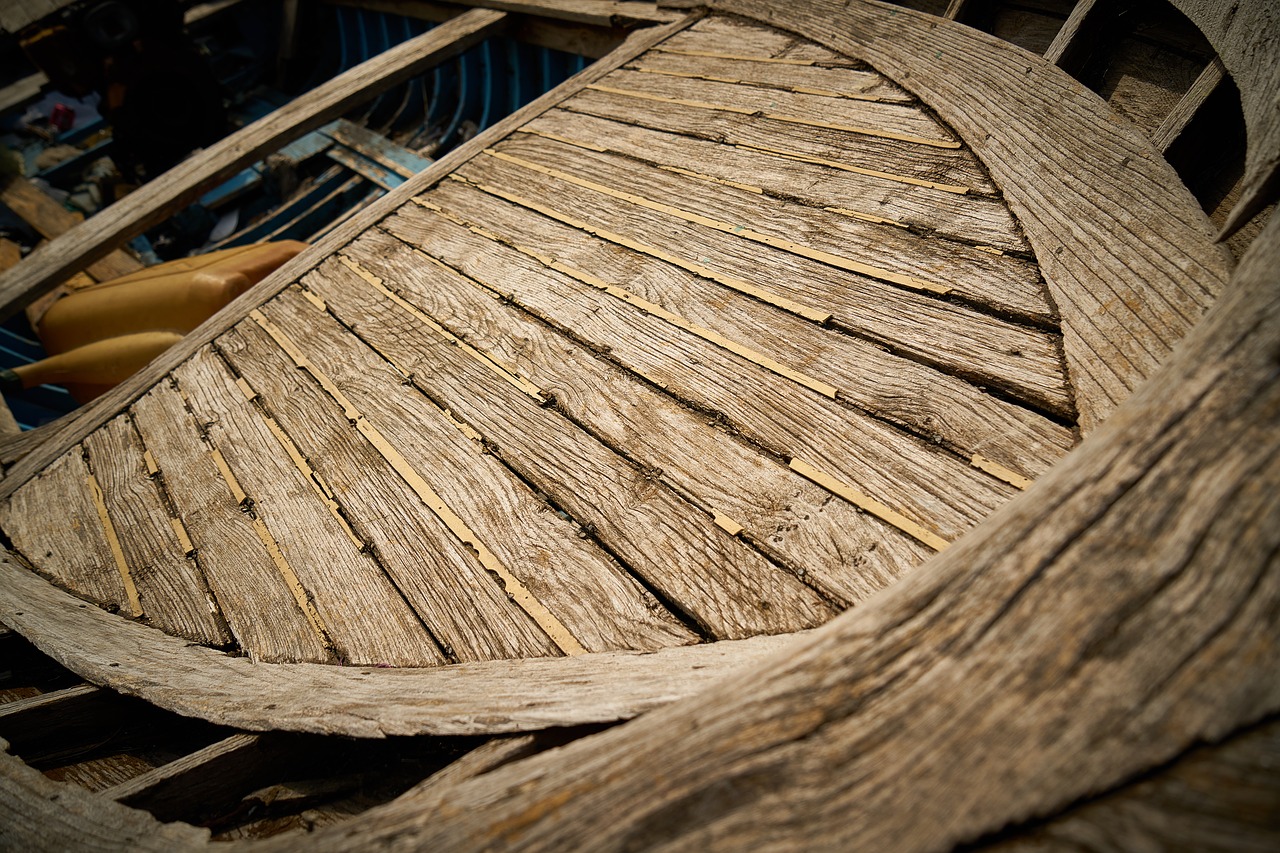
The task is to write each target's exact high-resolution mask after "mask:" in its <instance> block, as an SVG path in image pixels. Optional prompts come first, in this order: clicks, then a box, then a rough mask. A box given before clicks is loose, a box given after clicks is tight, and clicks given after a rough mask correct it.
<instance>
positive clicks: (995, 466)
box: [969, 453, 1031, 489]
mask: <svg viewBox="0 0 1280 853" xmlns="http://www.w3.org/2000/svg"><path fill="white" fill-rule="evenodd" d="M969 464H971V465H972V466H973V467H974V468H977V469H978V470H979V471H986V472H987V473H988V474H990V475H991V476H992V477H995V478H996V479H997V480H1004V481H1005V482H1006V483H1008V484H1009V485H1011V486H1013V487H1014V488H1018V489H1025V488H1027V486H1030V485H1031V481H1030V480H1029V479H1027V478H1026V477H1024V476H1022V475H1021V474H1019V473H1018V472H1016V471H1011V470H1009V469H1008V468H1006V467H1004V466H1003V465H1001V464H1000V463H999V462H992V461H991V460H990V459H988V458H986V457H985V456H982V455H981V454H978V453H975V454H973V459H971V460H970V462H969Z"/></svg>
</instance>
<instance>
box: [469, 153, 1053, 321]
mask: <svg viewBox="0 0 1280 853" xmlns="http://www.w3.org/2000/svg"><path fill="white" fill-rule="evenodd" d="M494 151H495V152H497V153H496V154H492V155H490V156H491V157H496V158H497V159H505V162H508V163H513V164H515V165H517V166H519V167H520V168H521V169H522V170H524V171H525V172H526V174H527V177H526V179H525V181H524V182H523V184H524V185H534V184H535V182H538V183H541V182H543V181H544V180H546V179H552V180H556V181H559V182H561V183H571V184H576V185H577V186H579V187H583V188H586V189H589V190H591V191H592V192H594V193H597V194H600V195H604V196H606V197H611V198H612V199H614V200H615V201H614V206H615V207H617V206H622V207H626V208H633V207H644V208H646V209H648V210H650V211H655V212H657V213H659V214H661V215H663V216H665V217H668V218H671V219H674V220H676V221H680V222H681V223H686V222H687V223H690V224H696V225H701V226H704V227H706V228H710V229H713V230H716V231H721V232H723V233H725V234H728V235H730V236H732V237H736V238H738V239H741V240H747V241H750V242H752V243H756V244H760V245H763V246H767V247H770V248H772V249H780V250H782V251H785V252H789V253H791V254H795V255H800V256H801V257H805V258H808V259H810V260H815V261H819V262H821V263H822V264H824V265H827V266H831V267H836V268H838V269H843V270H846V271H848V272H854V273H857V274H859V275H864V276H868V277H871V278H875V279H878V280H880V281H883V282H887V283H889V284H892V285H894V286H895V287H896V288H899V289H905V290H911V291H917V292H921V293H926V294H931V295H934V296H952V297H953V298H955V299H957V300H962V301H963V302H965V303H968V304H972V305H974V306H977V307H979V308H980V309H986V310H988V311H990V312H996V313H1001V314H1011V315H1013V316H1015V317H1019V318H1027V319H1031V320H1040V321H1043V319H1044V318H1046V317H1048V316H1051V315H1052V309H1051V307H1050V306H1049V304H1048V302H1047V300H1046V298H1045V295H1044V291H1043V287H1042V285H1041V282H1040V278H1039V274H1038V271H1037V269H1036V267H1035V265H1034V264H1032V263H1030V262H1028V261H1025V260H1023V259H1020V258H1015V257H1011V256H1004V255H999V254H993V253H991V252H990V251H983V250H982V249H981V248H978V247H975V246H970V245H966V244H963V243H959V242H956V241H944V240H935V239H931V238H930V237H927V236H921V235H917V234H913V233H910V232H909V231H907V230H905V229H902V228H894V227H888V226H884V225H881V224H879V223H874V222H866V221H864V220H860V219H856V218H854V217H852V216H844V215H841V214H839V213H834V212H831V211H828V210H823V209H820V208H808V207H803V206H801V205H796V204H792V203H790V202H789V201H786V200H783V199H777V198H773V197H771V196H768V195H763V194H760V193H754V192H751V191H750V190H748V189H742V188H740V187H737V186H732V185H728V184H723V183H717V182H709V181H702V180H697V179H693V180H690V179H689V178H688V177H687V176H684V175H680V174H679V173H674V172H668V171H664V170H661V169H654V168H646V167H645V166H643V165H641V164H638V163H635V162H634V161H629V160H625V159H623V158H620V157H617V156H612V155H609V154H607V153H603V152H594V151H585V150H583V149H579V148H574V147H573V146H568V145H565V144H564V143H561V142H557V141H556V140H551V139H546V138H544V137H531V136H527V135H526V136H513V137H512V138H510V139H507V140H505V141H504V142H503V143H502V145H501V147H499V148H496V149H494ZM481 162H482V163H484V162H487V161H481ZM475 168H483V166H480V165H479V164H469V165H468V167H467V169H464V170H460V173H461V174H463V175H464V176H465V175H466V174H468V169H475ZM757 251H759V253H760V254H768V251H767V250H764V251H761V250H757Z"/></svg>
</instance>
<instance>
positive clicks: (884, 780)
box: [308, 218, 1280, 851]
mask: <svg viewBox="0 0 1280 853" xmlns="http://www.w3.org/2000/svg"><path fill="white" fill-rule="evenodd" d="M1277 340H1280V218H1273V219H1272V221H1271V223H1270V225H1269V227H1268V228H1267V229H1266V231H1265V232H1264V233H1263V235H1262V236H1261V237H1260V238H1259V240H1258V242H1257V244H1256V245H1255V247H1254V248H1253V250H1252V251H1251V252H1250V253H1249V254H1248V255H1247V256H1246V257H1245V259H1244V261H1243V263H1242V264H1241V266H1240V269H1239V272H1238V274H1237V275H1236V277H1235V280H1234V281H1233V285H1232V287H1231V288H1230V289H1229V290H1228V292H1227V294H1226V295H1225V296H1224V297H1223V299H1222V301H1221V302H1220V303H1219V305H1218V306H1216V307H1215V308H1214V309H1213V311H1212V312H1211V314H1210V316H1209V317H1208V318H1206V319H1205V320H1204V321H1203V322H1202V323H1201V324H1200V325H1199V326H1198V327H1197V328H1196V329H1195V331H1194V332H1193V333H1192V334H1191V335H1190V336H1189V337H1188V339H1187V340H1186V341H1185V342H1184V344H1183V345H1182V347H1181V348H1180V349H1179V350H1178V352H1177V353H1176V354H1175V356H1174V357H1173V358H1172V359H1171V360H1170V363H1169V364H1168V365H1167V366H1166V367H1165V368H1164V369H1162V370H1161V372H1160V373H1159V374H1158V376H1157V377H1155V378H1154V379H1152V380H1151V381H1150V382H1149V383H1148V384H1147V385H1145V386H1144V387H1143V388H1142V389H1141V391H1140V392H1139V393H1137V394H1136V395H1134V397H1133V398H1132V399H1131V400H1130V401H1129V402H1128V403H1126V404H1125V405H1124V406H1122V407H1121V408H1120V409H1119V410H1118V411H1117V412H1116V414H1115V415H1114V416H1113V417H1112V419H1111V420H1110V421H1109V422H1108V423H1107V424H1106V425H1104V426H1103V427H1102V428H1101V429H1099V430H1098V432H1097V434H1096V435H1095V436H1094V437H1092V438H1091V439H1090V440H1088V441H1087V442H1086V443H1085V444H1083V445H1082V446H1081V448H1080V449H1079V450H1077V451H1076V452H1075V453H1074V454H1072V455H1071V456H1070V457H1068V459H1067V460H1066V461H1065V462H1064V463H1062V464H1061V465H1060V466H1059V467H1057V468H1055V469H1054V471H1053V473H1051V474H1050V475H1049V476H1047V477H1045V478H1043V479H1042V480H1040V481H1039V482H1037V483H1036V485H1035V486H1034V487H1032V488H1031V489H1030V490H1029V491H1027V492H1026V493H1024V494H1023V495H1022V496H1020V497H1019V498H1017V499H1015V500H1014V501H1012V502H1010V503H1009V504H1008V505H1006V507H1005V508H1004V509H1002V510H1000V511H999V512H998V513H996V514H995V515H994V516H992V517H991V518H990V519H988V520H987V521H986V522H984V523H983V524H982V525H980V526H979V527H978V528H976V529H975V530H974V531H973V532H972V533H971V534H969V535H967V536H966V537H965V538H964V539H963V540H961V541H960V542H959V543H957V544H956V545H955V546H953V547H952V548H951V549H949V550H948V551H946V552H945V553H943V554H940V555H939V556H938V557H936V558H934V559H933V560H932V561H931V562H929V563H928V564H926V565H925V566H924V567H922V568H921V569H919V570H917V572H916V573H914V574H912V575H910V576H908V577H907V578H906V579H905V580H903V581H901V582H900V583H898V584H897V585H895V586H893V587H891V588H889V589H888V590H886V591H885V592H884V593H882V594H880V595H878V596H877V597H875V598H873V599H871V600H870V601H869V602H867V603H866V604H865V605H863V606H862V607H861V608H859V609H857V610H854V611H850V612H848V613H846V614H844V615H843V616H841V617H839V618H837V619H836V620H835V621H833V622H831V623H829V624H828V625H827V626H825V627H823V628H821V629H818V630H817V631H815V632H814V633H813V634H812V635H810V636H809V637H808V638H807V639H805V640H802V641H799V642H797V643H796V644H795V645H793V646H791V647H789V648H788V649H787V652H786V654H785V656H782V655H779V656H778V657H777V658H774V659H773V660H771V661H769V662H768V664H767V665H766V666H763V667H761V668H758V669H755V670H753V671H751V672H749V673H746V674H744V675H741V676H739V677H737V678H734V679H731V680H726V681H724V682H722V683H720V684H719V685H717V686H716V687H714V688H712V689H711V690H708V691H706V692H705V693H701V694H699V695H698V696H696V697H694V698H692V699H690V700H688V701H685V702H682V703H680V704H677V705H673V706H670V707H667V708H664V709H661V710H659V711H656V712H654V713H652V714H649V715H646V716H644V717H642V718H640V719H638V720H635V721H633V722H632V723H629V724H627V725H624V726H621V727H618V728H616V729H613V730H611V731H608V732H605V733H602V734H600V735H596V736H594V737H589V738H584V739H583V740H580V741H577V742H575V743H573V744H570V745H568V746H566V747H564V748H562V749H560V750H556V751H554V752H552V753H547V754H543V755H539V756H535V757H533V758H530V759H528V760H526V761H522V762H518V763H516V764H513V765H509V766H507V767H504V768H499V769H497V770H494V771H493V772H491V773H489V774H486V775H485V776H482V777H480V778H478V779H475V780H472V781H469V782H466V783H464V784H461V785H459V786H458V787H457V788H455V789H454V790H453V791H452V792H451V793H450V795H449V796H448V798H447V801H446V802H445V803H444V804H442V805H440V806H439V807H437V808H435V809H431V810H427V811H421V812H415V813H407V814H401V815H400V817H399V819H398V820H395V821H393V820H389V819H381V820H377V821H367V822H364V823H363V824H362V826H363V827H364V828H365V830H366V832H365V833H364V834H360V833H357V832H354V831H353V829H354V828H353V827H351V826H348V827H346V828H344V829H335V830H334V831H332V832H328V833H319V834H317V835H313V836H311V837H310V838H309V840H308V844H309V846H311V847H313V849H320V850H323V849H339V848H347V847H351V846H358V845H370V844H372V842H374V841H377V840H380V839H388V838H390V837H391V836H392V835H394V837H395V839H396V842H397V843H400V844H412V845H414V846H418V847H422V848H424V849H425V848H430V849H449V850H472V849H493V848H497V847H501V848H503V849H521V850H562V849H573V848H575V847H578V846H585V845H589V846H590V847H591V848H592V849H596V850H619V849H637V848H640V847H645V848H648V847H662V848H663V849H698V850H703V849H744V848H746V847H748V846H750V847H753V848H754V847H761V846H767V847H768V848H769V849H771V850H789V849H795V850H801V849H818V848H822V849H826V848H831V849H855V848H856V849H890V848H891V849H894V850H907V851H910V850H937V849H949V848H951V847H953V846H955V845H958V844H964V843H967V842H973V841H975V840H978V839H981V838H984V837H986V836H989V835H990V834H991V833H995V832H998V831H1000V830H1002V829H1004V828H1005V827H1007V826H1010V825H1017V824H1020V823H1022V822H1025V821H1027V820H1029V819H1032V818H1036V817H1048V816H1052V815H1054V814H1056V813H1058V812H1060V811H1061V810H1062V809H1064V808H1066V807H1067V806H1069V805H1070V804H1071V803H1073V802H1075V801H1077V800H1079V799H1081V798H1084V797H1089V796H1092V795H1097V794H1100V793H1102V792H1105V791H1107V790H1109V789H1111V788H1114V787H1115V786H1117V785H1121V784H1123V783H1125V782H1126V781H1127V780H1130V779H1132V778H1133V777H1135V776H1137V775H1139V774H1142V773H1143V772H1145V771H1147V770H1148V769H1149V768H1152V767H1158V766H1160V765H1162V764H1164V763H1165V762H1169V761H1171V760H1173V759H1176V758H1178V757H1179V756H1181V755H1182V754H1183V753H1185V752H1186V751H1187V750H1189V749H1191V748H1193V747H1195V745H1196V744H1198V743H1200V742H1205V741H1207V742H1213V741H1217V740H1220V739H1222V738H1225V737H1227V736H1229V735H1231V734H1232V733H1233V732H1235V731H1237V730H1239V729H1240V728H1241V727H1244V726H1248V725H1249V724H1251V723H1253V722H1255V721H1257V720H1260V719H1262V718H1263V717H1264V716H1266V715H1268V714H1275V713H1276V712H1277V711H1280V678H1277V674H1278V673H1280V640H1278V639H1277V636H1278V635H1277V631H1276V627H1277V626H1276V620H1277V614H1278V613H1280V368H1278V367H1277V351H1276V341H1277ZM384 817H385V815H384Z"/></svg>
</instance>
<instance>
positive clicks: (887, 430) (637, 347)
mask: <svg viewBox="0 0 1280 853" xmlns="http://www.w3.org/2000/svg"><path fill="white" fill-rule="evenodd" d="M388 226H389V227H392V228H394V220H391V221H389V222H388ZM427 248H429V249H430V252H431V254H432V255H433V256H434V257H437V258H440V259H441V260H442V261H444V262H445V263H447V264H448V265H450V266H451V267H454V268H455V269H458V270H459V271H460V272H463V273H464V274H466V275H468V276H469V277H471V278H473V279H475V280H476V281H478V282H481V283H483V284H484V285H485V286H486V287H488V288H489V289H491V290H492V291H494V292H495V293H496V294H498V295H501V296H504V297H506V298H509V299H511V300H512V301H513V302H515V304H517V305H520V306H521V307H522V308H525V309H526V310H528V311H531V312H533V313H534V314H535V315H537V316H541V317H544V318H545V319H547V321H548V322H551V323H553V324H554V325H556V326H558V327H559V328H563V329H571V330H572V332H573V334H574V335H575V337H577V338H578V339H579V340H582V341H585V342H587V343H589V344H590V345H592V346H596V347H601V348H604V347H607V348H608V349H607V351H608V352H609V353H610V355H611V356H612V357H613V358H614V359H616V360H617V361H618V362H619V363H620V364H622V365H624V366H626V367H627V368H629V369H631V370H633V371H635V372H636V373H638V374H640V375H641V376H644V377H645V378H646V379H648V380H649V381H650V382H653V383H654V384H656V385H658V386H659V387H661V388H664V389H665V390H667V392H668V393H671V394H672V395H674V396H676V397H677V398H679V399H682V400H684V401H687V402H689V403H692V404H693V405H695V406H697V407H698V408H700V409H702V410H703V411H707V412H711V413H716V416H719V417H723V418H725V419H726V422H727V423H728V424H731V425H732V426H733V427H734V428H736V429H739V430H740V431H741V432H742V434H743V435H744V436H746V437H749V438H750V440H752V441H755V442H757V443H759V444H760V445H761V446H762V447H765V448H768V449H769V450H770V452H773V453H775V454H777V455H778V456H779V457H780V458H782V459H787V460H793V461H794V460H797V459H798V460H800V461H802V462H804V463H808V464H809V465H812V466H814V467H816V468H818V469H819V470H821V471H825V472H827V473H829V474H831V475H832V476H835V477H837V478H838V479H840V480H841V481H842V482H843V483H845V484H847V485H848V486H850V487H851V488H852V489H854V490H856V491H858V492H861V493H862V494H863V495H866V496H869V497H870V498H872V499H874V500H876V501H879V502H881V503H883V504H885V505H888V506H889V507H892V508H893V509H894V510H895V511H896V512H897V513H900V514H902V515H904V516H906V518H907V519H910V521H911V522H914V524H915V525H919V526H922V527H923V528H924V529H925V530H926V531H928V532H929V533H930V534H934V535H935V536H934V539H926V540H922V541H926V544H928V543H929V542H936V537H941V539H943V540H947V541H950V540H952V539H954V538H956V537H957V536H959V535H960V533H962V532H963V531H964V530H966V529H968V528H969V527H970V526H971V525H972V524H973V523H975V522H977V521H979V520H981V519H982V518H984V517H985V516H986V515H987V514H988V513H989V512H990V511H991V510H992V509H994V508H995V507H996V506H998V505H999V504H1001V503H1003V502H1004V500H1005V499H1006V498H1007V497H1008V496H1009V495H1010V494H1011V493H1012V492H1013V491H1014V490H1013V489H1012V488H1011V487H1010V486H1007V485H1005V484H1004V483H1000V482H997V481H995V480H994V479H992V478H990V477H988V476H987V475H985V474H982V473H981V472H979V471H977V470H975V469H973V468H972V467H970V465H969V463H968V460H960V459H957V458H956V457H955V456H954V455H953V454H951V453H949V452H947V451H944V450H941V449H939V448H938V447H936V446H935V445H933V444H932V443H931V442H925V441H921V440H918V439H915V438H914V437H912V436H910V435H908V434H906V433H904V432H902V431H900V430H897V429H895V428H893V427H890V426H887V425H886V424H884V423H883V422H882V421H878V420H875V419H873V418H869V417H867V416H866V415H865V414H863V413H862V412H859V411H857V410H855V409H852V408H850V407H847V406H845V405H843V404H841V403H839V402H838V401H836V400H833V399H830V398H829V397H827V396H824V395H823V394H821V393H818V392H817V391H815V390H813V389H811V388H808V387H805V386H802V385H800V384H798V383H796V382H793V381H791V380H790V379H786V378H783V377H781V376H779V375H777V374H775V373H772V372H770V371H767V370H765V369H764V368H763V367H761V366H760V365H758V364H756V363H754V362H752V361H750V360H748V359H746V358H743V357H742V356H739V355H737V354H734V353H731V352H729V351H727V350H725V349H723V348H720V347H718V346H716V345H714V344H712V343H710V342H709V341H707V340H705V339H703V338H700V337H697V336H695V335H693V334H691V333H689V332H688V331H687V330H686V329H683V328H680V327H678V326H676V325H675V324H672V323H670V322H668V321H666V320H665V319H662V318H659V317H658V316H655V315H654V314H652V313H651V312H647V311H643V310H641V309H639V308H637V307H636V306H635V305H633V304H630V303H628V302H626V301H624V300H622V299H620V298H616V297H615V296H614V295H611V294H607V293H605V292H603V291H602V290H601V289H599V288H597V287H595V286H592V285H590V284H586V283H584V282H582V281H581V280H579V279H578V278H575V277H574V276H572V275H569V274H568V273H567V272H565V271H563V269H552V268H550V267H548V266H547V265H546V264H545V263H544V262H543V261H541V260H539V259H537V258H535V257H532V256H531V255H530V254H529V253H527V252H519V251H516V250H514V249H512V248H510V247H508V246H505V245H502V244H500V243H496V242H494V241H493V240H490V239H487V238H485V237H482V236H480V235H477V234H475V233H473V232H471V231H469V230H467V229H465V228H462V227H459V226H457V225H454V224H453V223H451V222H448V221H440V222H439V223H438V224H437V225H435V227H433V229H432V232H431V237H430V241H429V244H428V246H427ZM882 518H884V516H882ZM885 520H889V519H888V518H885ZM891 523H894V522H892V521H891ZM904 532H911V533H912V535H915V533H914V532H913V531H911V530H910V529H909V528H908V529H907V530H905V531H904ZM932 547H934V548H935V549H936V548H938V547H940V546H939V545H938V544H933V545H932Z"/></svg>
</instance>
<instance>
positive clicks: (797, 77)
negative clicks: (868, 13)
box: [627, 39, 914, 104]
mask: <svg viewBox="0 0 1280 853" xmlns="http://www.w3.org/2000/svg"><path fill="white" fill-rule="evenodd" d="M678 44H679V41H678V39H672V40H670V41H668V42H667V43H666V44H665V45H662V46H661V47H660V48H659V49H658V50H654V51H650V52H649V53H647V54H645V55H644V56H642V57H640V58H638V59H636V60H635V61H634V62H632V63H629V64H628V65H627V68H629V69H632V70H634V71H645V72H649V73H653V74H666V75H670V76H673V77H693V78H705V79H709V80H718V81H721V82H734V83H746V84H750V85H753V86H761V87H763V88H765V89H766V90H768V89H783V90H787V89H794V90H796V91H799V92H806V93H809V94H819V93H822V94H825V95H828V96H839V97H845V98H854V99H856V100H866V101H885V102H890V103H904V104H906V103H911V102H912V101H913V100H914V99H913V98H912V97H911V95H909V94H908V93H907V92H905V91H904V90H903V89H902V88H900V87H899V86H896V85H894V84H893V83H890V82H889V81H888V80H886V79H885V78H884V77H882V76H881V75H879V74H876V73H875V72H874V71H862V70H859V69H852V68H842V67H839V66H834V67H833V66H831V65H819V64H817V61H815V64H813V65H791V64H789V63H778V62H760V61H755V60H751V59H745V58H743V59H739V58H737V57H734V56H733V55H732V54H733V50H734V45H733V44H732V43H727V44H723V45H721V47H720V50H719V53H720V54H722V55H718V56H716V55H713V56H701V55H689V54H688V53H684V52H680V51H679V49H678V47H677V45H678ZM706 52H707V53H710V51H706ZM832 57H833V58H834V59H835V61H837V62H838V61H839V60H840V57H839V56H838V55H836V54H832ZM796 61H799V60H796Z"/></svg>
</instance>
